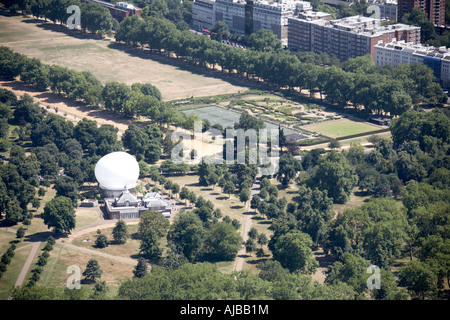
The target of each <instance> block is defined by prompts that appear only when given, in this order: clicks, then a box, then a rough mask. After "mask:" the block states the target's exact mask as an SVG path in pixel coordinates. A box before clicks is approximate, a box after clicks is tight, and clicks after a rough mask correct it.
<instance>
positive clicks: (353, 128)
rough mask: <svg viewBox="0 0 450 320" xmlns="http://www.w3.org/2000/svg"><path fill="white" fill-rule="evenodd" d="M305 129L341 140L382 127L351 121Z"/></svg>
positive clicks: (329, 122)
mask: <svg viewBox="0 0 450 320" xmlns="http://www.w3.org/2000/svg"><path fill="white" fill-rule="evenodd" d="M302 128H303V129H306V130H309V131H312V132H318V133H320V134H322V135H324V136H328V137H331V138H339V137H345V136H350V135H353V134H359V133H366V132H367V133H369V132H371V131H375V130H379V129H380V127H377V126H375V125H372V124H370V123H368V122H356V121H352V120H349V119H339V120H331V121H325V122H321V123H317V124H310V125H305V126H302Z"/></svg>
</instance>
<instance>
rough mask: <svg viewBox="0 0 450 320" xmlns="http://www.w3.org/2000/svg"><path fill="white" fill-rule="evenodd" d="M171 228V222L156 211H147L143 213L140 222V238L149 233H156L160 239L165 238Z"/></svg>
mask: <svg viewBox="0 0 450 320" xmlns="http://www.w3.org/2000/svg"><path fill="white" fill-rule="evenodd" d="M168 228H169V221H167V219H166V218H164V216H163V215H162V214H161V213H159V212H158V211H155V210H147V211H144V213H142V215H141V218H140V221H139V229H138V234H139V236H141V235H143V234H145V233H147V232H155V233H156V235H157V236H158V237H159V238H160V237H162V236H164V235H165V234H166V232H167V229H168Z"/></svg>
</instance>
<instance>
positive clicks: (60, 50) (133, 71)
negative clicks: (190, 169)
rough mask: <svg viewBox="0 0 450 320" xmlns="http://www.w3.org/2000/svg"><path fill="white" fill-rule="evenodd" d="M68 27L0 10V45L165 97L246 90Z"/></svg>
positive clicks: (179, 97)
mask: <svg viewBox="0 0 450 320" xmlns="http://www.w3.org/2000/svg"><path fill="white" fill-rule="evenodd" d="M67 31H68V29H65V28H64V27H62V26H59V25H53V23H49V22H47V23H46V22H45V21H44V20H36V19H33V18H24V17H22V16H14V17H6V16H4V15H0V45H3V46H8V47H10V48H11V49H13V50H14V51H16V52H19V53H22V54H25V55H27V56H28V57H32V58H38V59H40V60H41V61H42V62H43V63H46V64H57V65H61V66H64V67H68V68H71V69H74V70H78V71H83V70H87V71H91V72H92V73H93V74H94V75H95V76H97V77H98V78H99V79H100V80H101V81H102V83H105V82H108V81H119V82H124V83H127V84H130V85H131V84H133V83H136V82H141V83H151V84H152V85H154V86H156V87H157V88H158V89H159V90H160V91H161V94H162V97H163V99H164V100H174V99H183V98H188V97H191V96H194V97H201V96H211V95H218V94H226V93H235V92H238V91H245V90H247V88H245V87H240V86H236V85H233V84H230V83H228V82H226V81H224V80H221V79H219V78H217V77H212V76H206V75H202V74H197V73H194V72H191V71H188V70H183V69H182V68H181V67H178V66H174V65H173V64H169V63H166V62H165V61H164V60H163V59H160V58H158V57H157V56H150V55H149V54H147V53H144V52H140V51H139V50H118V49H116V48H115V47H117V46H118V45H117V44H116V43H115V42H114V41H113V40H109V39H93V38H91V37H87V36H85V35H82V34H79V35H76V36H72V35H69V34H68V33H66V32H67Z"/></svg>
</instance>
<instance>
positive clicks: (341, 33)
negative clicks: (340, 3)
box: [288, 12, 420, 61]
mask: <svg viewBox="0 0 450 320" xmlns="http://www.w3.org/2000/svg"><path fill="white" fill-rule="evenodd" d="M288 21H289V24H288V48H289V49H291V50H293V51H313V52H316V53H322V52H325V53H327V54H329V55H335V56H336V57H337V58H339V59H340V60H341V61H345V60H347V59H349V58H355V57H357V56H362V55H367V54H370V55H371V56H372V58H374V56H375V51H374V46H375V45H376V44H377V43H378V41H380V40H382V41H384V42H390V41H392V40H405V41H407V42H412V43H419V42H420V27H416V26H410V25H405V24H400V23H398V24H393V25H387V26H381V25H380V22H381V20H380V19H374V18H370V17H363V16H352V17H347V18H343V19H337V20H331V17H330V16H329V15H328V14H324V13H318V12H308V13H302V14H300V15H299V16H298V17H295V18H289V19H288Z"/></svg>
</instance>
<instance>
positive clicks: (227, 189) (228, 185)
mask: <svg viewBox="0 0 450 320" xmlns="http://www.w3.org/2000/svg"><path fill="white" fill-rule="evenodd" d="M235 189H236V186H235V184H234V182H233V181H229V180H228V181H226V182H225V184H224V186H223V192H224V193H227V194H228V199H229V198H230V197H231V194H232V193H233V192H234V190H235Z"/></svg>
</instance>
